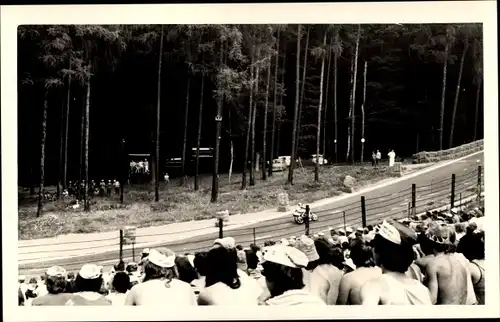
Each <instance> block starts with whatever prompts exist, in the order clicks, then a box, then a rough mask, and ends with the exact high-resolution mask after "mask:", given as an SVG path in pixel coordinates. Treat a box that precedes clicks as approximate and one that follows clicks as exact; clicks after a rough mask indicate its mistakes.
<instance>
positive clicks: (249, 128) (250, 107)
mask: <svg viewBox="0 0 500 322" xmlns="http://www.w3.org/2000/svg"><path fill="white" fill-rule="evenodd" d="M253 50H254V46H252V51H251V63H250V81H253V80H254V79H253V76H254V67H253V62H254V56H253V55H254V53H253ZM253 91H254V85H253V84H252V85H251V86H250V102H249V104H248V120H247V133H246V141H245V160H244V164H243V173H242V178H241V190H244V189H246V188H247V170H248V150H249V148H250V132H251V131H252V116H253Z"/></svg>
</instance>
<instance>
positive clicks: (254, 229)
mask: <svg viewBox="0 0 500 322" xmlns="http://www.w3.org/2000/svg"><path fill="white" fill-rule="evenodd" d="M252 230H253V244H254V245H256V244H255V227H254V228H253V229H252Z"/></svg>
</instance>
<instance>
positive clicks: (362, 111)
mask: <svg viewBox="0 0 500 322" xmlns="http://www.w3.org/2000/svg"><path fill="white" fill-rule="evenodd" d="M367 70H368V62H367V61H365V70H364V73H363V104H361V163H363V156H364V155H365V142H364V141H365V103H366V73H367Z"/></svg>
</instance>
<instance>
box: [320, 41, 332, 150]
mask: <svg viewBox="0 0 500 322" xmlns="http://www.w3.org/2000/svg"><path fill="white" fill-rule="evenodd" d="M331 45H332V41H331V40H330V46H328V49H327V50H328V63H327V66H326V85H325V110H324V115H323V124H324V126H323V139H322V142H323V150H322V151H323V158H326V131H327V129H328V121H327V119H326V111H327V109H328V96H329V95H328V94H329V93H330V63H331V61H332V51H331V49H330V47H331Z"/></svg>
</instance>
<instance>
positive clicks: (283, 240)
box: [281, 238, 290, 246]
mask: <svg viewBox="0 0 500 322" xmlns="http://www.w3.org/2000/svg"><path fill="white" fill-rule="evenodd" d="M281 244H282V245H284V246H289V245H290V243H289V242H288V239H286V238H283V239H282V240H281Z"/></svg>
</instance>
